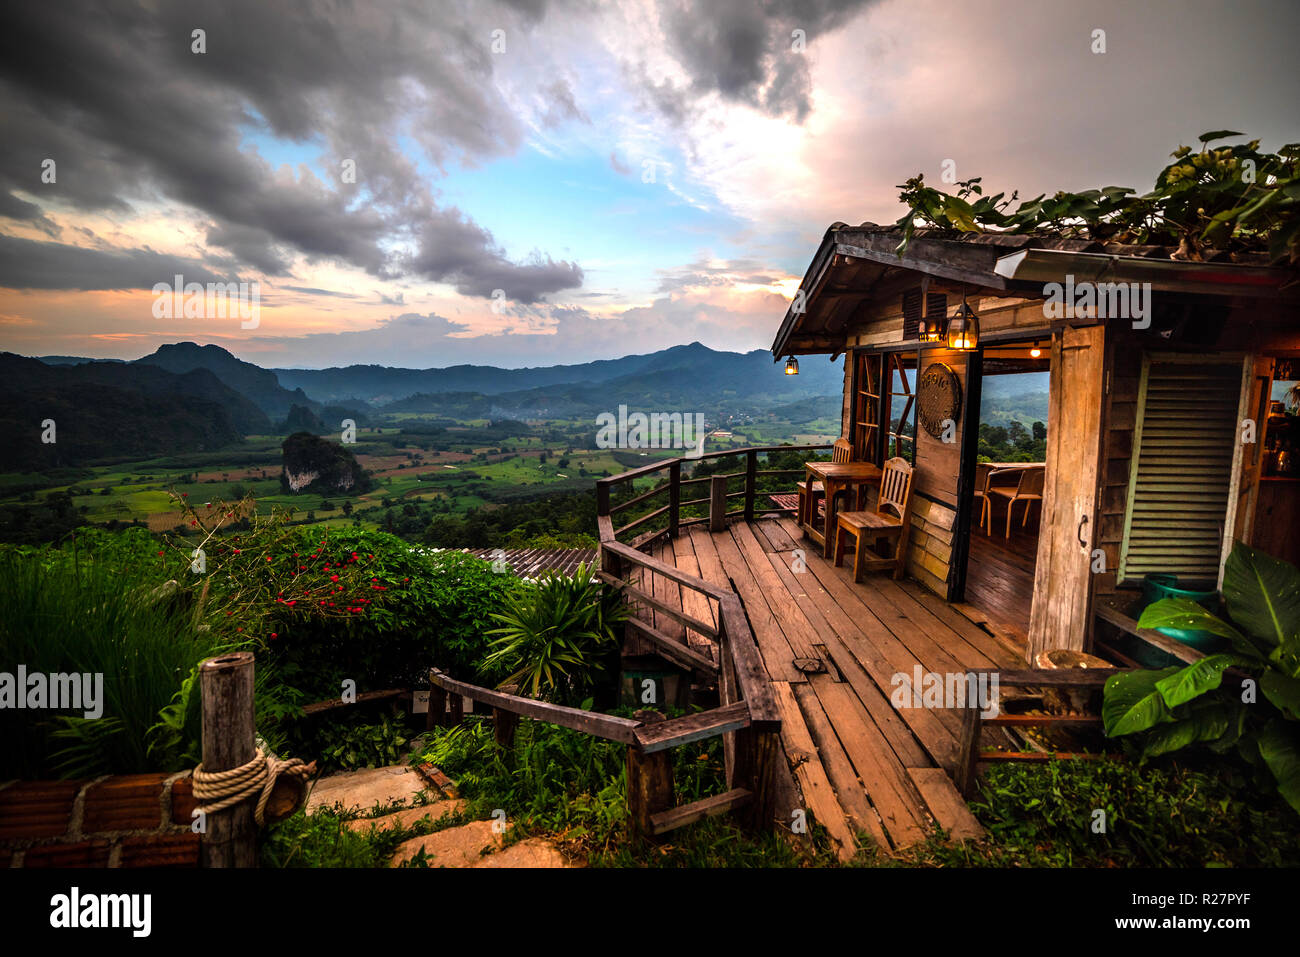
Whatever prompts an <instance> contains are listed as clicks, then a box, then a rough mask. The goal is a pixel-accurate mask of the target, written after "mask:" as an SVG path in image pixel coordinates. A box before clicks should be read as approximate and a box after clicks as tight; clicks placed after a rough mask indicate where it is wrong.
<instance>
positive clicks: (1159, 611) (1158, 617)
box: [1137, 598, 1241, 638]
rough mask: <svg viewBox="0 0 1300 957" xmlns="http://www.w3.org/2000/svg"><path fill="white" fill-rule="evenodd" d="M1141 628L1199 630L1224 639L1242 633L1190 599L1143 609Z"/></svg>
mask: <svg viewBox="0 0 1300 957" xmlns="http://www.w3.org/2000/svg"><path fill="white" fill-rule="evenodd" d="M1137 623H1138V627H1139V628H1180V629H1199V630H1201V631H1209V632H1213V633H1214V634H1216V635H1220V636H1222V637H1224V638H1233V637H1236V638H1240V637H1241V633H1240V632H1239V631H1237V629H1235V628H1233V627H1232V625H1230V624H1228V623H1227V622H1226V621H1224V620H1223V619H1222V618H1220V617H1219V616H1217V615H1215V614H1214V613H1213V612H1210V611H1208V610H1206V609H1205V608H1203V607H1201V606H1200V605H1198V604H1197V603H1196V602H1194V601H1192V600H1191V599H1190V598H1162V599H1160V600H1159V601H1155V602H1152V603H1151V604H1149V605H1147V606H1146V608H1144V609H1142V614H1141V616H1139V618H1138V622H1137Z"/></svg>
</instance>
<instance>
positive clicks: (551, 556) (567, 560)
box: [461, 548, 597, 578]
mask: <svg viewBox="0 0 1300 957" xmlns="http://www.w3.org/2000/svg"><path fill="white" fill-rule="evenodd" d="M461 551H463V552H468V553H469V554H471V555H473V556H474V557H475V558H482V559H483V560H485V561H489V562H494V561H497V560H498V559H500V560H502V561H504V562H505V563H506V564H507V565H509V566H510V569H511V570H512V571H513V572H514V573H515V574H516V575H518V576H519V577H520V578H536V577H538V576H539V575H541V574H542V573H543V572H547V571H557V572H560V573H561V574H564V575H573V574H574V573H576V572H577V570H578V566H579V565H586V566H587V567H588V568H591V567H592V566H593V565H595V563H596V560H597V556H596V549H594V548H463V549H461Z"/></svg>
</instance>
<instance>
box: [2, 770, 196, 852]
mask: <svg viewBox="0 0 1300 957" xmlns="http://www.w3.org/2000/svg"><path fill="white" fill-rule="evenodd" d="M196 806H197V805H196V803H195V801H194V796H193V793H192V790H191V787H190V772H188V771H183V772H180V773H178V774H119V775H111V776H108V777H102V778H95V779H94V780H90V781H6V782H3V783H0V867H198V864H199V835H197V834H194V833H192V832H191V831H190V824H191V820H192V819H191V817H190V814H191V812H192V811H193V810H194V808H195V807H196Z"/></svg>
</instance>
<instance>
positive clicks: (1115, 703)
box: [1101, 543, 1300, 813]
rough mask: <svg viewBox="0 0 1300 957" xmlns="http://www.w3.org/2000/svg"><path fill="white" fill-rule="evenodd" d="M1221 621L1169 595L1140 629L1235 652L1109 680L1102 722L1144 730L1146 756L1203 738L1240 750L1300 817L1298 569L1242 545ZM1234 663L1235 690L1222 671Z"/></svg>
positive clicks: (1221, 748) (1216, 747)
mask: <svg viewBox="0 0 1300 957" xmlns="http://www.w3.org/2000/svg"><path fill="white" fill-rule="evenodd" d="M1223 599H1224V602H1225V604H1226V605H1227V611H1228V616H1229V618H1230V619H1231V620H1230V621H1224V620H1223V619H1221V618H1219V617H1218V616H1216V615H1214V614H1212V613H1211V612H1209V611H1207V610H1206V609H1204V608H1202V607H1201V606H1200V605H1198V604H1196V603H1195V602H1193V601H1190V600H1188V599H1186V598H1164V599H1161V600H1160V601H1157V602H1155V603H1153V604H1151V605H1149V606H1147V608H1146V609H1145V610H1144V611H1143V612H1142V617H1141V618H1139V619H1138V627H1140V628H1184V629H1203V630H1205V631H1209V632H1213V633H1214V634H1216V635H1219V636H1220V637H1223V638H1226V639H1227V640H1228V646H1229V650H1228V651H1226V652H1223V653H1221V654H1212V655H1206V656H1205V657H1204V658H1201V659H1200V660H1199V661H1196V662H1195V663H1193V664H1190V665H1187V666H1185V667H1182V668H1178V667H1174V668H1164V669H1162V670H1159V671H1133V672H1128V673H1125V674H1117V675H1112V676H1111V677H1110V678H1108V679H1107V681H1106V689H1105V700H1104V702H1103V704H1102V712H1101V713H1102V723H1103V725H1104V727H1105V730H1106V734H1108V735H1110V736H1111V737H1120V736H1124V735H1139V738H1138V739H1137V741H1138V743H1139V746H1140V752H1141V756H1142V757H1143V758H1147V757H1153V756H1156V755H1161V754H1167V753H1169V752H1172V751H1177V750H1179V749H1181V748H1185V747H1187V746H1189V745H1193V744H1197V743H1203V744H1205V745H1207V746H1208V747H1209V748H1210V750H1211V751H1214V752H1216V753H1220V754H1223V753H1226V752H1228V751H1231V750H1233V749H1235V750H1236V751H1237V753H1238V754H1239V755H1240V756H1241V757H1242V758H1243V759H1244V760H1245V761H1246V762H1247V763H1248V764H1250V765H1251V766H1252V767H1253V768H1254V769H1255V770H1256V782H1257V784H1259V785H1261V786H1264V787H1273V786H1275V787H1276V789H1277V791H1278V792H1279V793H1281V795H1282V796H1283V797H1284V798H1285V799H1286V800H1287V802H1288V803H1289V804H1290V805H1291V806H1292V807H1293V808H1295V809H1296V811H1297V812H1298V813H1300V569H1297V568H1296V567H1295V566H1294V565H1292V564H1290V563H1289V562H1284V561H1282V560H1280V559H1277V558H1272V557H1270V556H1268V555H1266V554H1264V553H1263V552H1261V551H1257V550H1256V549H1253V548H1251V547H1250V546H1248V545H1243V544H1240V543H1238V544H1237V545H1236V546H1235V547H1234V548H1233V550H1232V554H1230V555H1229V556H1228V560H1227V562H1226V563H1225V565H1224V569H1223ZM1229 668H1232V669H1235V671H1236V675H1235V677H1234V680H1233V681H1232V684H1231V686H1230V687H1226V688H1225V687H1223V677H1224V673H1225V672H1226V671H1227V670H1228V669H1229Z"/></svg>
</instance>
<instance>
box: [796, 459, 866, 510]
mask: <svg viewBox="0 0 1300 957" xmlns="http://www.w3.org/2000/svg"><path fill="white" fill-rule="evenodd" d="M831 461H832V462H836V463H844V462H851V461H853V445H852V443H850V442H849V440H848V439H844V438H840V439H836V440H835V444H834V445H832V446H831ZM795 487H796V488H797V489H799V521H800V522H801V523H807V524H809V525H814V524H816V522H815V519H816V517H817V515H818V513H819V511H820V510H821V509H823V508H825V503H824V502H822V501H821V499H822V497H823V496H824V495H825V494H826V489H825V487H824V486H823V485H822V483H821V482H813V483H812V488H809V487H808V483H807V482H796V483H795Z"/></svg>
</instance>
